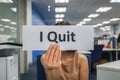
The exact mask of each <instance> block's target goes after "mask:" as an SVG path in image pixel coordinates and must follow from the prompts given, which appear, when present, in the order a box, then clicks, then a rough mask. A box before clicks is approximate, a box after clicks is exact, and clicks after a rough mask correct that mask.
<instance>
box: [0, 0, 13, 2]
mask: <svg viewBox="0 0 120 80" xmlns="http://www.w3.org/2000/svg"><path fill="white" fill-rule="evenodd" d="M0 3H13V1H12V0H0Z"/></svg>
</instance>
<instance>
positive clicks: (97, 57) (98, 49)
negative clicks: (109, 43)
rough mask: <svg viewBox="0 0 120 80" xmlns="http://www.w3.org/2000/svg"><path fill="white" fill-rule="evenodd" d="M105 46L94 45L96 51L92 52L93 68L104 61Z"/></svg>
mask: <svg viewBox="0 0 120 80" xmlns="http://www.w3.org/2000/svg"><path fill="white" fill-rule="evenodd" d="M103 46H104V45H94V50H91V58H92V68H93V65H94V64H97V63H99V62H100V61H101V60H102V50H103Z"/></svg>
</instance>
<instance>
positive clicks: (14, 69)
mask: <svg viewBox="0 0 120 80" xmlns="http://www.w3.org/2000/svg"><path fill="white" fill-rule="evenodd" d="M0 80H18V55H13V56H6V57H0Z"/></svg>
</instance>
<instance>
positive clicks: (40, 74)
mask: <svg viewBox="0 0 120 80" xmlns="http://www.w3.org/2000/svg"><path fill="white" fill-rule="evenodd" d="M79 52H81V53H82V52H83V54H85V55H86V57H87V59H88V66H89V80H90V75H91V55H90V54H91V52H89V51H79ZM87 52H88V53H87ZM41 56H42V55H39V56H38V57H37V80H46V74H45V70H44V67H43V65H42V63H41V61H40V58H41Z"/></svg>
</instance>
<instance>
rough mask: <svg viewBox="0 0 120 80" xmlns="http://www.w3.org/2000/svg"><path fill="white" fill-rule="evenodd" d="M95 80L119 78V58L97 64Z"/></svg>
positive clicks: (114, 79) (116, 79) (115, 79)
mask: <svg viewBox="0 0 120 80" xmlns="http://www.w3.org/2000/svg"><path fill="white" fill-rule="evenodd" d="M97 80H120V60H118V61H114V62H109V63H105V64H101V65H97Z"/></svg>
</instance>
